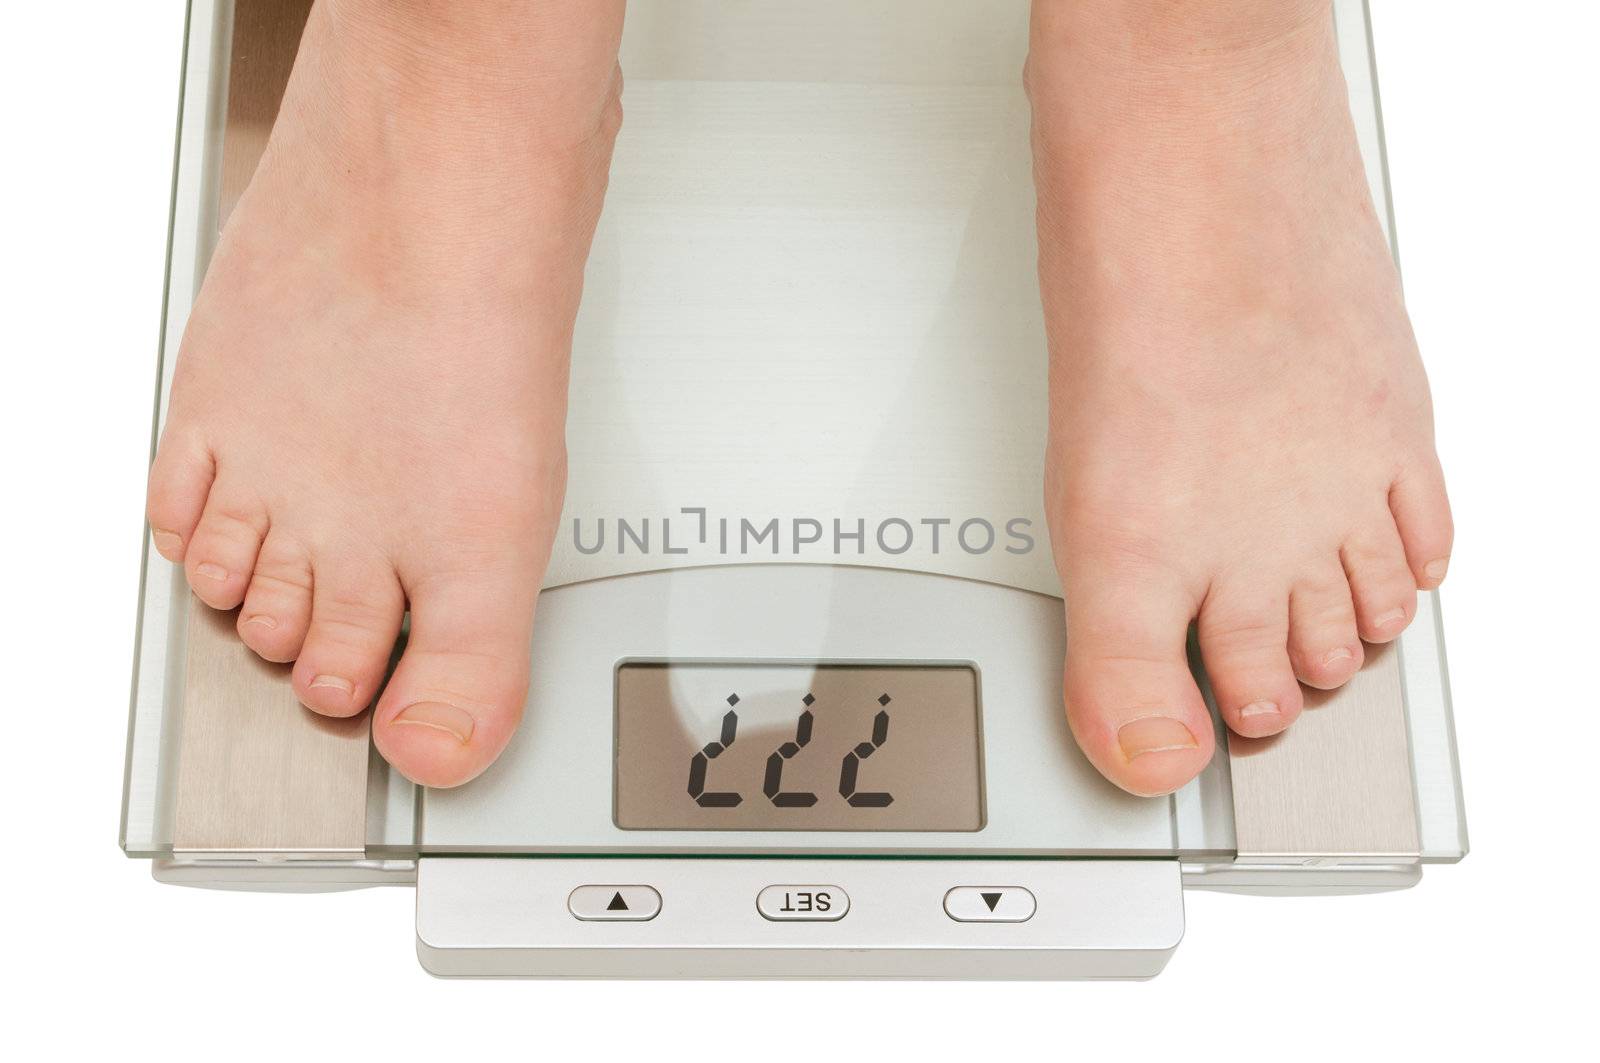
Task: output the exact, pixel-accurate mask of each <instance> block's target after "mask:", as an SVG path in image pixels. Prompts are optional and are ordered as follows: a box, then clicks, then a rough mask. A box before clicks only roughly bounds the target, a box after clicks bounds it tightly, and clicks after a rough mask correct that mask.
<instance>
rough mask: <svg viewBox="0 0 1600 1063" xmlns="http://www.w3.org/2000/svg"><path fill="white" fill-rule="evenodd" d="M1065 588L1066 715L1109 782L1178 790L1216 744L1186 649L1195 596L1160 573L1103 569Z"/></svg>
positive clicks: (1147, 790) (1145, 791)
mask: <svg viewBox="0 0 1600 1063" xmlns="http://www.w3.org/2000/svg"><path fill="white" fill-rule="evenodd" d="M1096 580H1097V582H1096V583H1094V584H1092V585H1085V586H1070V587H1069V590H1068V593H1067V632H1068V635H1067V666H1066V676H1065V680H1064V683H1065V693H1066V701H1067V719H1068V721H1069V722H1070V723H1071V725H1072V733H1073V735H1074V736H1076V737H1077V740H1078V745H1079V746H1081V747H1082V748H1083V751H1084V754H1085V755H1086V756H1088V758H1089V760H1090V762H1091V763H1093V764H1094V766H1095V767H1096V768H1098V769H1099V770H1100V772H1101V774H1103V775H1104V776H1105V777H1106V778H1108V779H1110V780H1111V781H1112V782H1114V783H1116V784H1117V785H1118V786H1120V787H1122V788H1123V789H1124V790H1127V791H1129V792H1130V793H1135V794H1140V795H1144V796H1154V795H1156V794H1165V793H1171V792H1172V791H1173V790H1176V789H1177V788H1178V787H1180V786H1182V785H1183V784H1184V783H1187V782H1188V781H1189V780H1190V779H1193V778H1194V777H1195V776H1196V775H1198V774H1199V773H1200V769H1202V768H1204V767H1205V766H1206V763H1207V762H1208V761H1209V760H1210V759H1211V753H1212V749H1213V748H1214V746H1215V742H1216V739H1215V736H1214V735H1213V734H1212V729H1211V718H1210V715H1209V713H1208V712H1207V711H1206V706H1205V700H1204V699H1203V698H1202V697H1201V696H1200V690H1199V688H1198V687H1196V686H1195V682H1194V676H1193V675H1192V674H1191V673H1190V671H1189V664H1188V658H1187V655H1186V652H1185V640H1186V638H1187V634H1188V628H1189V619H1190V617H1191V616H1192V615H1193V612H1194V608H1193V600H1192V599H1191V598H1189V597H1188V595H1186V594H1185V593H1184V592H1183V591H1182V590H1181V589H1180V588H1177V587H1175V586H1174V585H1173V584H1172V582H1171V580H1170V578H1168V577H1165V576H1164V574H1160V573H1115V572H1113V571H1110V570H1101V571H1100V572H1099V573H1098V574H1097V576H1096Z"/></svg>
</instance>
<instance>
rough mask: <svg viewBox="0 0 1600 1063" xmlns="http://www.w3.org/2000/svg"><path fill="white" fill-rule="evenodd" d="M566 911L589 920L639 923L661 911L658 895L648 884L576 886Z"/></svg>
mask: <svg viewBox="0 0 1600 1063" xmlns="http://www.w3.org/2000/svg"><path fill="white" fill-rule="evenodd" d="M567 911H569V912H571V913H572V914H573V915H575V916H577V917H578V918H579V919H584V920H587V921H589V922H595V923H605V922H633V923H642V922H645V921H647V920H650V919H654V918H655V917H656V916H658V915H660V914H661V894H659V893H657V892H656V891H655V890H654V889H653V888H652V887H650V886H579V887H578V888H577V889H575V890H573V891H572V892H571V893H570V894H568V895H567Z"/></svg>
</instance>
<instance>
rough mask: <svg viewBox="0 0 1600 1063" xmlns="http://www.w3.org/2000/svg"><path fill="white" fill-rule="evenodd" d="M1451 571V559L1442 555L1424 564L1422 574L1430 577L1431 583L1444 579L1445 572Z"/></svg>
mask: <svg viewBox="0 0 1600 1063" xmlns="http://www.w3.org/2000/svg"><path fill="white" fill-rule="evenodd" d="M1448 571H1450V559H1449V558H1448V557H1441V558H1439V559H1438V560H1437V561H1429V562H1428V563H1427V564H1426V565H1423V566H1422V574H1423V575H1424V576H1427V577H1428V582H1429V583H1438V582H1439V581H1440V580H1442V579H1444V574H1445V573H1446V572H1448Z"/></svg>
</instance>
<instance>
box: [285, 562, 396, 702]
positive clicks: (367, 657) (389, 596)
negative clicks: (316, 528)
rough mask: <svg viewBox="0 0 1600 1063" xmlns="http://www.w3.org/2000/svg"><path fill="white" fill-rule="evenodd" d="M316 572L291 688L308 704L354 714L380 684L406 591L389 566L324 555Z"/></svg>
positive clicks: (391, 649) (393, 642) (370, 699)
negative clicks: (305, 626) (303, 637)
mask: <svg viewBox="0 0 1600 1063" xmlns="http://www.w3.org/2000/svg"><path fill="white" fill-rule="evenodd" d="M314 572H315V577H314V578H315V583H314V587H313V590H312V596H311V625H310V627H309V628H308V629H307V631H306V637H305V645H303V646H302V647H301V649H300V656H299V658H298V659H297V660H296V661H295V666H294V692H295V695H296V696H297V697H298V698H299V699H300V701H301V703H302V704H303V705H305V706H306V707H307V708H309V709H313V710H315V711H317V712H320V713H323V714H324V715H327V716H353V715H355V714H356V713H358V712H360V711H361V710H362V709H365V708H366V707H367V706H368V705H370V704H371V703H372V699H373V698H374V697H375V696H376V695H377V692H378V688H379V687H380V686H381V685H382V684H383V676H384V673H385V672H386V671H388V668H389V659H390V657H392V656H393V655H394V644H395V639H397V638H398V637H399V636H400V621H401V620H402V619H403V618H404V616H405V596H404V595H403V594H402V593H401V591H400V582H399V580H397V579H396V578H395V575H394V572H393V571H392V570H391V569H389V568H388V567H387V566H376V565H374V566H370V567H363V566H361V565H359V564H352V563H350V562H347V561H341V560H338V559H328V560H324V561H319V562H318V563H316V564H315V567H314Z"/></svg>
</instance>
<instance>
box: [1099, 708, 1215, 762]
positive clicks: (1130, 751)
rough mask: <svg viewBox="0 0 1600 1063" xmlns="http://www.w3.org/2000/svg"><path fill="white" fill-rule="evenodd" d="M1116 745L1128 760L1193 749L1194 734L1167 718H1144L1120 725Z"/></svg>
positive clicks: (1195, 742) (1194, 744)
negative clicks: (1149, 754) (1152, 754)
mask: <svg viewBox="0 0 1600 1063" xmlns="http://www.w3.org/2000/svg"><path fill="white" fill-rule="evenodd" d="M1117 744H1118V745H1120V746H1121V747H1122V755H1123V756H1125V757H1127V758H1128V759H1129V760H1132V759H1134V758H1135V757H1142V756H1144V755H1145V754H1146V753H1166V752H1169V751H1171V750H1175V749H1194V748H1195V747H1196V746H1198V745H1199V744H1200V743H1199V742H1197V741H1195V737H1194V732H1193V731H1190V730H1189V729H1188V728H1187V727H1185V726H1184V725H1183V724H1182V723H1180V722H1179V721H1177V720H1174V719H1171V718H1170V717H1167V716H1146V717H1145V718H1144V719H1142V720H1134V721H1132V722H1131V723H1125V724H1123V725H1122V728H1121V730H1119V731H1118V732H1117Z"/></svg>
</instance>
